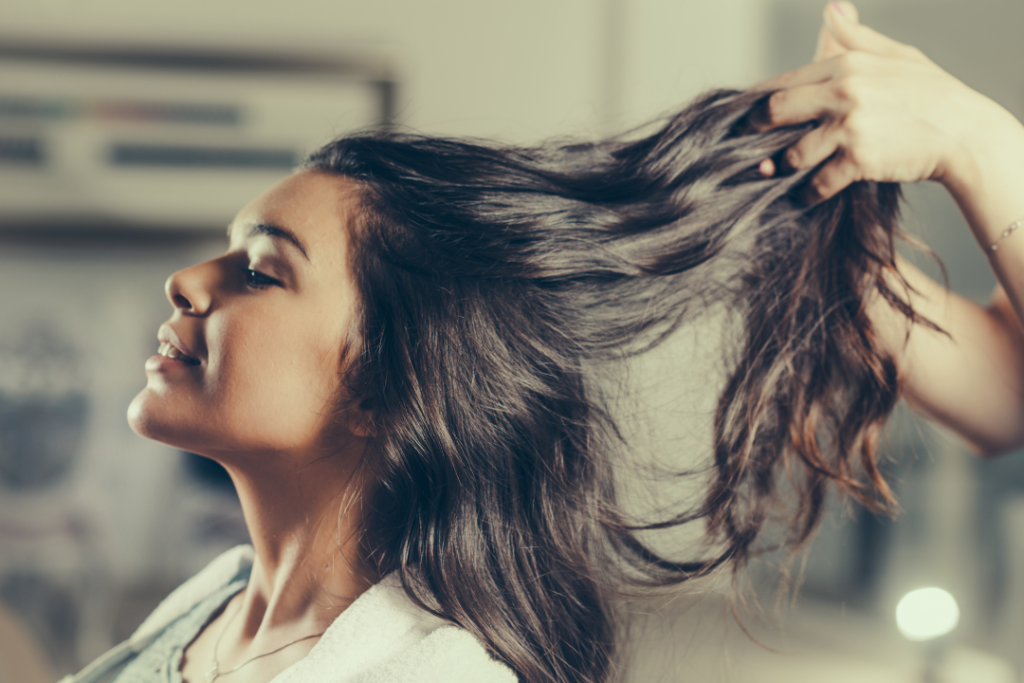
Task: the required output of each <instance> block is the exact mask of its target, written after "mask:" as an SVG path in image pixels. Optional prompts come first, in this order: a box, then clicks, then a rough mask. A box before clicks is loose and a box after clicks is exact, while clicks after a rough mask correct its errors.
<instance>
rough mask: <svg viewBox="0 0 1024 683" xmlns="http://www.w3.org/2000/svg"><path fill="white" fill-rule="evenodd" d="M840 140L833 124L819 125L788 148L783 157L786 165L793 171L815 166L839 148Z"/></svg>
mask: <svg viewBox="0 0 1024 683" xmlns="http://www.w3.org/2000/svg"><path fill="white" fill-rule="evenodd" d="M839 142H840V141H839V136H838V133H837V131H836V129H835V128H834V127H833V126H829V125H825V126H818V127H817V128H815V129H814V130H812V131H811V132H809V133H808V134H807V135H805V136H803V137H802V138H800V141H799V142H797V143H796V144H795V145H793V146H792V147H790V148H789V149H787V150H786V153H785V154H784V155H783V157H782V158H783V161H784V163H785V166H787V167H788V168H789V169H790V170H793V171H799V170H801V169H805V168H814V167H815V166H817V165H818V164H820V163H821V162H823V161H825V159H828V158H829V157H830V156H832V155H833V154H834V153H835V151H836V150H837V149H839Z"/></svg>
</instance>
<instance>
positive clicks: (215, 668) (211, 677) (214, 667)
mask: <svg viewBox="0 0 1024 683" xmlns="http://www.w3.org/2000/svg"><path fill="white" fill-rule="evenodd" d="M241 611H242V608H241V607H239V608H238V611H236V612H235V613H234V614H232V615H231V618H230V619H228V620H227V621H226V622H224V628H222V629H221V631H220V635H219V636H217V642H216V643H214V645H213V663H212V664H211V665H210V668H209V669H207V670H206V674H205V675H206V683H213V682H214V681H215V680H217V679H218V678H220V677H221V676H227V675H228V674H233V673H235V672H236V671H238V670H239V669H241V668H242V667H243V666H248V665H249V664H252V663H253V662H255V661H256V660H257V659H261V658H263V657H268V656H270V655H272V654H274V653H275V652H280V651H281V650H283V649H285V648H286V647H291V646H292V645H294V644H295V643H301V642H302V641H304V640H309V639H310V638H319V637H320V636H322V635H323V634H324V633H326V631H321V632H320V633H314V634H312V635H309V636H303V637H302V638H297V639H296V640H293V641H292V642H290V643H285V644H284V645H282V646H281V647H279V648H275V649H273V650H270V651H268V652H264V653H263V654H261V655H256V656H255V657H253V658H251V659H247V660H245V661H244V662H242V663H241V664H239V665H238V666H236V667H235V668H233V669H229V670H227V671H221V670H220V662H219V661H217V652H218V651H219V650H220V641H222V640H224V634H225V633H227V631H228V626H230V625H231V622H233V621H234V620H235V617H237V616H238V613H239V612H241Z"/></svg>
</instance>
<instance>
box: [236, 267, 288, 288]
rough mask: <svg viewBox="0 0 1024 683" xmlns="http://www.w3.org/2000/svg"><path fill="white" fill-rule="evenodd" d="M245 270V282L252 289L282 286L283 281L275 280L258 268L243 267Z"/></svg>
mask: <svg viewBox="0 0 1024 683" xmlns="http://www.w3.org/2000/svg"><path fill="white" fill-rule="evenodd" d="M242 270H243V271H244V272H245V284H246V285H247V286H248V287H251V288H252V289H266V288H267V287H280V286H281V281H280V280H275V279H274V278H272V277H270V276H268V275H264V274H263V273H261V272H259V271H258V270H253V269H252V268H243V269H242Z"/></svg>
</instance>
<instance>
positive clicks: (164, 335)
mask: <svg viewBox="0 0 1024 683" xmlns="http://www.w3.org/2000/svg"><path fill="white" fill-rule="evenodd" d="M157 341H159V342H160V348H159V349H158V350H157V353H158V354H160V355H161V356H164V357H165V358H170V359H171V360H178V361H181V362H183V363H185V364H186V365H199V359H198V358H196V357H195V356H194V355H192V352H191V351H189V350H188V347H187V346H186V345H185V343H184V342H182V341H181V338H180V337H179V336H178V335H177V333H176V332H175V331H174V330H173V329H172V328H171V326H170V325H161V326H160V331H159V332H158V333H157Z"/></svg>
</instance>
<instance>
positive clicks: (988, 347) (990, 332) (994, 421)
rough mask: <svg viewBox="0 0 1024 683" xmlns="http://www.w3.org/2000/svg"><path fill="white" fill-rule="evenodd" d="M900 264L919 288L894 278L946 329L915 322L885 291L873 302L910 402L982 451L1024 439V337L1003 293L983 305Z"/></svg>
mask: <svg viewBox="0 0 1024 683" xmlns="http://www.w3.org/2000/svg"><path fill="white" fill-rule="evenodd" d="M897 265H898V268H899V270H900V272H901V273H902V274H903V276H904V277H905V278H906V280H907V281H908V283H909V284H910V286H911V287H912V288H913V290H916V291H912V292H906V293H904V292H903V291H902V290H901V289H900V286H899V285H898V284H896V283H895V282H891V283H890V285H891V286H892V287H893V288H894V290H895V291H897V292H899V293H900V294H901V295H903V294H905V295H906V296H907V297H908V298H909V300H910V303H911V305H912V306H913V307H914V309H915V311H917V313H919V314H920V315H921V316H923V317H925V318H927V319H928V320H930V321H932V322H934V323H935V324H936V325H938V326H939V327H941V328H942V329H943V330H944V331H945V332H946V333H947V334H943V333H941V332H936V331H935V330H932V329H929V328H928V327H926V326H925V325H920V324H918V325H913V326H910V325H909V323H908V322H907V320H906V318H905V317H904V316H903V315H902V314H901V313H899V312H898V311H896V310H894V309H892V308H891V307H890V306H889V305H888V304H887V303H886V302H885V301H883V300H882V299H881V298H880V297H875V298H874V299H873V300H872V301H871V302H870V304H869V314H870V316H871V319H872V323H873V325H874V327H875V329H876V331H877V333H878V335H879V337H880V340H881V342H882V344H883V346H884V347H885V348H886V349H887V350H888V351H889V352H890V353H891V354H892V355H893V357H894V358H895V359H896V363H897V366H898V368H899V374H900V382H901V387H902V393H903V396H904V398H906V400H907V402H908V404H910V406H911V407H912V408H913V409H914V410H915V411H916V412H918V413H920V414H922V415H924V416H926V417H928V418H930V419H932V420H935V421H937V422H940V423H942V424H944V425H945V426H947V427H948V428H950V429H951V430H953V431H954V432H956V433H957V434H959V435H960V436H961V437H962V438H963V439H964V440H965V441H967V443H968V444H970V445H971V446H972V449H973V450H975V451H976V452H978V453H986V454H995V453H1002V452H1006V451H1008V450H1012V449H1014V448H1016V447H1018V446H1020V445H1021V444H1024V344H1022V337H1021V332H1020V325H1019V323H1018V322H1017V321H1016V316H1015V315H1014V314H1013V312H1012V311H1008V310H1006V309H1008V306H1005V305H1001V304H1000V301H999V297H998V296H997V297H996V298H995V299H994V301H993V305H992V306H991V307H989V308H985V307H982V306H979V305H978V304H976V303H974V302H973V301H970V300H969V299H965V298H964V297H961V296H959V295H957V294H954V293H952V292H950V291H948V290H947V289H945V288H944V287H942V286H941V285H939V284H938V283H936V282H935V281H933V280H932V279H931V278H929V277H928V276H926V275H925V274H924V273H922V272H921V271H919V270H918V269H917V268H915V267H913V266H912V265H910V264H909V263H907V262H905V261H903V260H902V259H901V260H899V261H898V262H897ZM1004 301H1005V300H1004ZM1007 314H1009V315H1007Z"/></svg>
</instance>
